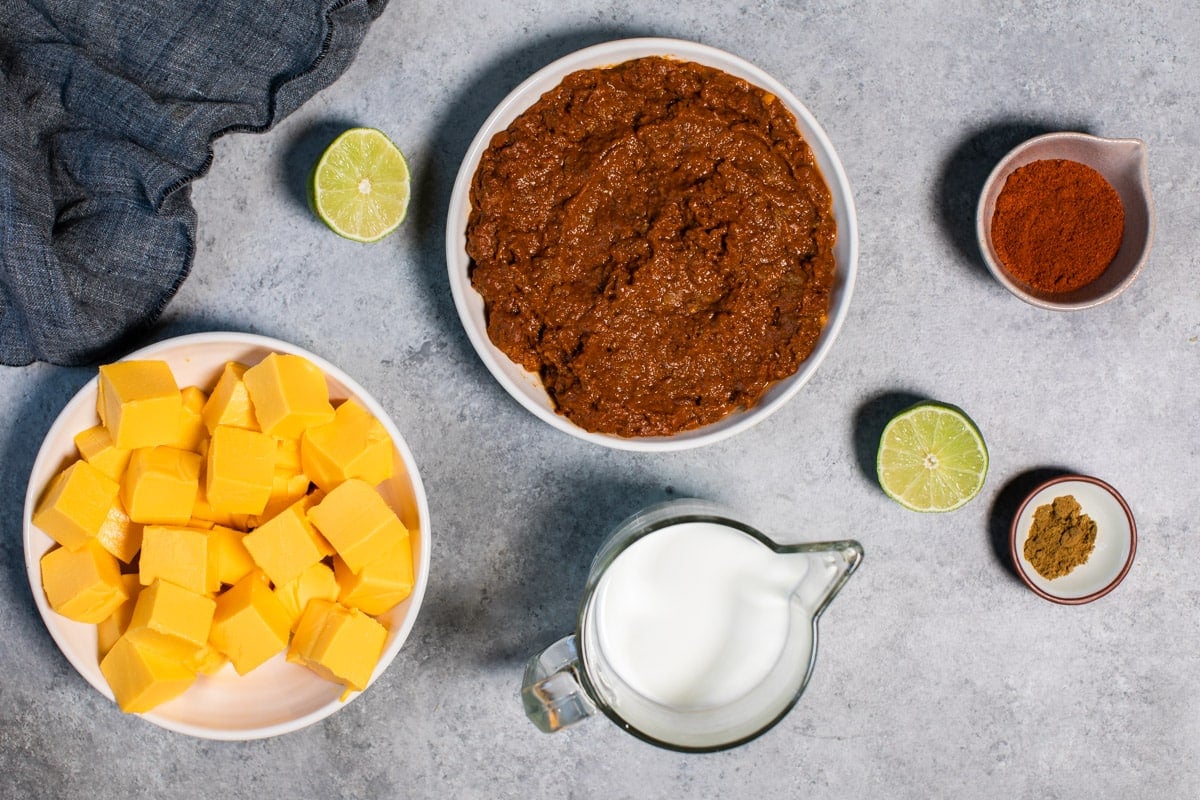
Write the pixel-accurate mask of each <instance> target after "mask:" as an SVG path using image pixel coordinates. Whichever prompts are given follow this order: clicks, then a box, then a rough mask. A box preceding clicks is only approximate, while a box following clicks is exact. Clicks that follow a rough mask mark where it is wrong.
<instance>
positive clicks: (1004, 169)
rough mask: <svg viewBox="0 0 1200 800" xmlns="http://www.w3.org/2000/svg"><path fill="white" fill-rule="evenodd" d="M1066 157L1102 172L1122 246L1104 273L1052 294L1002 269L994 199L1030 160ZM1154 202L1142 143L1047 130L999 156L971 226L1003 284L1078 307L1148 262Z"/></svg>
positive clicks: (1059, 306) (1114, 288) (1054, 305)
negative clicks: (1119, 220) (1120, 219)
mask: <svg viewBox="0 0 1200 800" xmlns="http://www.w3.org/2000/svg"><path fill="white" fill-rule="evenodd" d="M1048 159H1066V160H1068V161H1077V162H1079V163H1080V164H1085V165H1087V166H1089V167H1091V168H1092V169H1094V170H1096V171H1097V172H1099V173H1100V174H1101V175H1103V176H1104V178H1105V180H1107V181H1108V182H1109V183H1110V184H1112V187H1113V188H1114V189H1115V190H1116V192H1117V195H1118V196H1119V197H1120V198H1121V205H1122V206H1124V208H1125V232H1124V237H1123V238H1122V241H1121V249H1120V250H1118V251H1117V254H1116V256H1114V257H1113V260H1112V263H1111V264H1109V265H1108V269H1106V270H1105V271H1104V273H1103V274H1102V275H1101V276H1100V277H1099V278H1097V279H1096V280H1094V281H1092V282H1091V283H1089V284H1088V285H1086V286H1083V287H1080V288H1079V289H1076V290H1074V291H1071V292H1063V293H1061V294H1052V293H1050V292H1043V291H1039V290H1037V289H1034V288H1033V287H1031V286H1028V285H1027V284H1025V283H1024V282H1023V281H1021V280H1020V279H1018V278H1016V277H1015V276H1013V275H1012V274H1010V273H1009V272H1008V270H1006V269H1005V267H1004V265H1003V264H1002V263H1001V261H1000V257H999V256H998V255H997V253H996V248H995V246H994V245H993V243H992V217H993V215H994V214H995V212H996V198H997V197H999V196H1000V192H1001V190H1003V189H1004V183H1005V181H1007V180H1008V176H1009V175H1011V174H1012V173H1013V172H1015V171H1016V170H1018V169H1020V168H1021V167H1023V166H1025V165H1026V164H1030V163H1032V162H1034V161H1042V160H1048ZM1154 225H1155V217H1154V202H1153V200H1152V199H1151V196H1150V179H1149V173H1148V172H1147V168H1146V144H1145V143H1144V142H1142V141H1141V140H1140V139H1103V138H1100V137H1099V136H1090V135H1088V134H1086V133H1071V132H1061V133H1047V134H1045V135H1042V136H1036V137H1034V138H1032V139H1029V140H1028V141H1025V142H1022V143H1021V144H1019V145H1017V146H1016V147H1015V148H1013V149H1012V150H1011V151H1010V152H1009V153H1008V155H1006V156H1005V157H1004V158H1003V159H1001V160H1000V163H999V164H997V165H996V168H995V169H993V170H992V173H991V175H989V176H988V179H987V182H986V183H985V184H984V186H983V192H982V194H981V195H980V198H979V206H978V208H977V210H976V216H975V230H976V235H977V236H978V239H979V249H980V250H981V251H982V253H983V260H984V263H986V264H987V268H988V269H989V270H990V271H991V273H992V275H993V276H995V278H996V280H998V281H999V282H1000V284H1001V285H1002V286H1004V288H1006V289H1008V291H1010V292H1012V293H1013V294H1014V295H1016V296H1017V297H1019V298H1021V299H1022V300H1024V301H1025V302H1026V303H1030V304H1032V305H1035V306H1038V307H1039V308H1045V309H1050V310H1054V311H1076V310H1079V309H1083V308H1091V307H1092V306H1097V305H1100V304H1101V303H1107V302H1108V301H1109V300H1112V299H1113V298H1114V297H1116V296H1117V295H1119V294H1120V293H1121V292H1123V291H1125V290H1126V289H1127V288H1129V285H1130V284H1131V283H1133V281H1134V279H1135V278H1137V276H1138V273H1140V272H1141V271H1142V267H1143V266H1144V265H1145V263H1146V258H1147V256H1148V255H1149V254H1150V247H1151V245H1152V244H1153V243H1154Z"/></svg>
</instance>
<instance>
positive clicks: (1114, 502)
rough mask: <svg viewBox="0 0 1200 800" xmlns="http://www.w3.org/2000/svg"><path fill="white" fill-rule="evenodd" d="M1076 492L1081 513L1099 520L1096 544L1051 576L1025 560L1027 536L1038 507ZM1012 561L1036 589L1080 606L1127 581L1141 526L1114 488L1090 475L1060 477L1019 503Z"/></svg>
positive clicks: (1012, 531)
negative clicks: (1065, 570) (1082, 559)
mask: <svg viewBox="0 0 1200 800" xmlns="http://www.w3.org/2000/svg"><path fill="white" fill-rule="evenodd" d="M1063 495H1072V496H1074V498H1075V499H1076V500H1077V501H1078V502H1079V505H1080V508H1081V509H1082V510H1081V513H1083V514H1087V515H1088V516H1089V517H1091V518H1092V520H1093V521H1095V523H1096V546H1095V549H1094V550H1092V554H1091V556H1089V557H1088V560H1087V561H1086V562H1084V563H1083V564H1081V565H1079V566H1078V567H1076V568H1075V569H1073V570H1071V572H1069V573H1067V574H1066V575H1063V576H1062V577H1060V578H1055V579H1053V580H1047V579H1046V578H1043V577H1042V576H1041V575H1039V574H1038V572H1037V570H1035V569H1034V568H1033V565H1032V564H1030V563H1029V561H1028V560H1027V559H1026V558H1025V540H1026V539H1027V538H1028V536H1029V529H1030V527H1031V526H1032V525H1033V514H1034V512H1035V511H1036V510H1037V509H1038V507H1039V506H1043V505H1047V504H1049V503H1051V502H1053V500H1054V498H1056V497H1061V496H1063ZM1009 544H1010V548H1011V553H1012V560H1013V564H1014V565H1015V566H1016V568H1017V574H1018V575H1020V577H1021V580H1023V581H1024V582H1025V584H1026V585H1027V586H1028V587H1029V588H1030V589H1032V590H1033V591H1034V593H1036V594H1038V595H1040V596H1041V597H1044V598H1045V599H1047V600H1050V601H1052V602H1055V603H1062V604H1064V605H1080V604H1083V603H1090V602H1092V601H1093V600H1096V599H1099V598H1101V597H1103V596H1104V595H1106V594H1108V593H1109V592H1111V591H1112V590H1113V589H1115V588H1116V587H1117V585H1118V584H1119V583H1120V582H1121V581H1122V580H1124V578H1125V575H1126V573H1128V572H1129V568H1130V567H1131V566H1133V557H1134V555H1135V554H1136V553H1137V525H1136V523H1135V522H1134V520H1133V512H1132V511H1130V510H1129V504H1128V503H1126V502H1125V499H1124V498H1123V497H1121V495H1120V493H1119V492H1117V490H1116V489H1114V488H1113V487H1112V486H1110V485H1108V484H1107V483H1105V482H1104V481H1102V480H1100V479H1099V478H1093V477H1090V476H1087V475H1062V476H1059V477H1057V478H1054V479H1052V480H1049V481H1046V482H1045V483H1043V484H1042V485H1041V486H1039V487H1037V488H1036V489H1034V490H1033V491H1032V492H1031V493H1030V494H1029V496H1028V497H1027V498H1025V502H1024V503H1022V504H1021V507H1020V509H1018V511H1017V514H1016V516H1015V517H1014V518H1013V522H1012V527H1011V528H1010V530H1009Z"/></svg>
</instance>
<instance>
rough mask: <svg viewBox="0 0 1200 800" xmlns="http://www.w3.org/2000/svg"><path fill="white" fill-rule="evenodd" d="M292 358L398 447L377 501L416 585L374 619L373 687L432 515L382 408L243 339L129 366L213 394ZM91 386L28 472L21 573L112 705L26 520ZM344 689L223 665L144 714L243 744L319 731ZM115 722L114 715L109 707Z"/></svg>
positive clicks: (44, 544) (84, 418)
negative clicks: (378, 639)
mask: <svg viewBox="0 0 1200 800" xmlns="http://www.w3.org/2000/svg"><path fill="white" fill-rule="evenodd" d="M271 352H277V353H292V354H295V355H299V356H303V357H304V358H306V359H308V360H309V361H311V362H312V363H313V364H316V365H317V366H318V367H319V368H320V369H321V370H322V371H323V372H324V373H325V377H326V382H327V384H328V386H329V396H330V399H331V400H333V401H335V402H336V401H338V400H344V399H346V398H350V397H353V398H354V399H356V400H358V401H359V403H361V404H362V405H363V406H364V407H365V408H367V409H368V410H369V411H370V412H371V413H372V414H373V415H374V416H375V418H376V419H378V420H379V421H380V422H381V423H383V426H384V428H385V429H386V430H387V432H388V434H389V435H390V436H391V438H392V442H393V444H394V445H395V458H396V472H395V475H393V476H392V477H391V478H390V479H388V480H387V481H385V482H384V483H383V484H381V485H380V487H379V491H380V494H381V495H382V496H383V498H384V499H385V500H386V501H387V502H388V504H389V505H390V506H391V507H392V508H393V510H395V511H396V513H397V515H398V516H399V517H400V519H401V521H402V522H403V523H404V525H405V527H407V528H408V529H409V531H410V534H411V537H412V539H411V541H412V545H413V566H414V571H415V576H414V577H415V583H414V586H413V591H412V594H411V595H409V597H408V599H406V600H405V601H404V602H402V603H400V604H399V605H397V606H396V607H394V608H393V609H392V610H391V611H389V612H387V614H385V615H383V616H382V617H380V619H381V621H383V622H384V623H385V625H386V626H387V628H388V636H387V640H386V643H385V645H384V651H383V655H382V656H381V657H380V659H379V663H378V664H377V665H376V667H375V671H374V673H373V674H372V675H371V682H374V681H375V680H376V679H377V678H378V677H379V676H380V675H381V674H383V671H384V670H385V669H387V666H388V664H390V663H391V661H392V659H393V658H394V657H395V656H396V653H398V652H399V651H400V647H401V645H403V644H404V640H405V639H406V638H407V637H408V633H409V631H410V630H412V626H413V623H414V622H415V620H416V617H417V611H418V610H419V609H420V606H421V599H422V597H423V596H424V594H425V587H426V584H427V583H428V579H429V553H430V547H429V545H430V529H429V506H428V504H427V502H426V499H425V489H424V487H423V486H422V484H421V478H420V475H419V474H418V473H417V465H416V462H415V461H414V460H413V457H412V453H411V452H410V451H409V449H408V445H406V444H405V442H404V439H403V438H402V437H401V436H400V432H399V431H398V430H397V429H396V425H395V423H394V422H392V420H391V419H390V418H389V417H388V415H387V413H386V412H385V411H384V410H383V407H382V406H380V405H379V403H378V402H377V401H376V400H375V399H374V398H372V397H371V396H370V395H369V394H367V392H366V391H365V390H364V389H363V388H362V387H361V386H359V385H358V384H357V383H356V382H355V381H354V380H353V379H352V378H350V376H349V375H347V374H346V373H345V372H343V371H342V370H340V369H338V368H337V367H335V366H334V365H332V364H330V363H329V362H328V361H325V360H324V359H322V358H320V357H319V356H316V355H314V354H312V353H309V352H307V351H305V350H302V349H301V348H299V347H296V346H295V345H291V344H288V343H287V342H282V341H279V340H277V339H270V338H267V337H265V336H254V335H250V334H245V333H198V334H192V335H189V336H181V337H178V338H175V339H167V340H166V341H162V342H158V343H157V344H152V345H150V346H149V347H145V348H143V349H141V350H138V351H137V352H135V353H132V354H130V355H129V356H127V357H126V359H127V360H128V359H158V360H162V361H165V362H167V364H168V365H169V366H170V367H171V370H172V372H173V373H174V374H175V378H176V380H177V381H178V383H179V385H180V386H188V385H193V384H195V385H199V386H211V385H212V384H213V383H215V382H216V379H217V377H218V375H219V374H220V372H221V368H222V367H223V366H224V364H225V362H227V361H240V362H242V363H255V362H257V361H259V360H261V359H262V358H263V357H265V356H266V355H267V354H268V353H271ZM96 387H97V379H96V378H92V379H91V380H90V381H89V382H88V383H87V384H85V385H84V387H83V388H82V389H80V390H79V392H78V393H76V395H75V396H74V397H73V398H71V400H70V401H69V402H68V403H67V405H66V407H65V408H63V410H62V412H61V413H60V414H59V415H58V418H57V419H56V420H55V421H54V424H53V425H52V426H51V427H50V431H49V432H48V433H47V434H46V438H45V439H44V440H43V442H42V446H41V449H40V450H39V451H38V455H37V458H36V460H35V461H34V464H33V470H32V472H31V474H30V476H29V486H28V488H27V489H26V492H25V512H24V520H23V527H24V546H25V565H26V569H27V571H28V575H29V584H30V586H31V588H32V590H33V599H34V602H35V603H36V604H37V608H38V611H39V612H40V613H41V615H42V620H43V621H44V622H45V623H46V627H47V628H48V629H49V631H50V635H51V637H52V638H53V639H54V641H55V643H56V644H57V645H58V647H59V649H60V650H62V652H63V655H65V656H66V657H67V660H68V661H70V662H71V665H72V666H73V667H75V669H76V670H77V671H78V672H79V674H80V675H82V676H83V677H84V679H86V680H87V682H88V683H90V684H91V685H92V687H93V688H95V689H96V691H98V692H100V693H101V694H103V695H104V696H105V697H108V698H109V699H110V700H111V699H113V694H112V690H111V689H110V688H109V686H108V682H107V681H106V680H105V679H104V676H103V675H102V674H101V672H100V664H99V659H98V658H97V638H96V626H95V625H87V624H84V623H82V622H74V621H72V620H69V619H67V618H66V617H63V616H60V615H59V614H58V613H56V612H55V611H53V610H52V609H51V608H50V605H49V604H48V603H47V601H46V594H45V592H44V591H43V590H42V579H41V568H40V564H41V558H42V556H43V555H44V554H45V553H46V552H47V551H49V550H50V548H51V547H52V546H53V545H54V541H53V540H52V539H51V538H50V537H49V536H47V535H46V534H45V533H43V532H42V531H41V530H40V529H38V528H37V527H35V526H34V525H33V521H32V516H33V511H34V508H35V506H36V504H37V501H38V499H39V498H40V497H41V495H42V493H43V491H44V490H45V488H46V485H47V483H48V482H49V480H50V478H51V477H53V476H54V475H55V474H56V473H57V472H58V471H59V470H60V469H62V468H63V466H65V464H66V463H67V462H68V461H70V460H72V459H74V458H75V457H77V453H76V451H75V445H74V442H73V437H74V435H75V434H76V433H78V432H79V431H82V430H84V429H85V428H88V427H91V426H92V425H96V424H98V423H99V419H98V418H97V416H96ZM342 691H343V687H342V686H341V685H340V684H335V683H331V682H329V681H326V680H323V679H321V678H319V677H317V676H316V675H315V674H314V673H312V672H310V671H309V670H307V669H305V668H304V667H301V666H298V665H296V664H291V663H288V661H287V660H286V659H285V657H284V654H282V653H280V654H279V655H277V656H275V657H274V658H272V659H271V660H269V661H267V662H266V663H264V664H262V665H261V666H260V667H258V668H257V669H255V670H252V671H251V672H249V673H247V674H246V675H242V676H239V675H238V674H237V673H236V672H234V670H233V667H232V666H230V665H228V664H226V665H225V666H224V667H222V668H221V670H220V671H218V672H217V673H216V674H215V675H211V676H202V677H201V678H199V679H198V680H197V681H196V683H194V684H193V685H192V686H191V687H190V688H189V689H188V690H187V691H186V692H184V693H183V694H182V695H180V696H179V697H176V698H175V699H173V700H170V701H168V702H166V703H163V704H162V705H160V706H158V707H157V708H155V709H154V710H153V711H151V712H149V713H146V714H142V715H141V716H143V717H144V718H145V719H147V720H149V721H150V722H152V723H154V724H155V725H159V726H161V727H163V728H167V729H169V730H173V731H177V732H179V733H185V734H188V735H191V736H197V737H201V738H206V739H224V740H245V739H260V738H264V737H268V736H277V735H279V734H283V733H289V732H291V731H295V730H299V729H300V728H304V727H306V726H308V725H311V724H313V723H314V722H318V721H320V720H322V719H324V718H325V717H327V716H329V715H330V714H332V713H333V712H335V711H337V710H338V709H340V708H341V707H342V706H344V705H346V703H348V702H350V701H351V700H353V699H354V697H357V696H358V694H360V693H358V692H354V693H352V694H350V695H349V696H348V697H346V698H345V699H343V698H342ZM113 711H114V713H117V709H116V707H115V705H114V707H113Z"/></svg>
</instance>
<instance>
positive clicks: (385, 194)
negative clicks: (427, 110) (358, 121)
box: [309, 128, 409, 242]
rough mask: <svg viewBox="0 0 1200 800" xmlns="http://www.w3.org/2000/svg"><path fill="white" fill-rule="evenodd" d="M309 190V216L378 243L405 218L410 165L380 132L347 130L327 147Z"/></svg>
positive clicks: (345, 233) (350, 236) (344, 233)
mask: <svg viewBox="0 0 1200 800" xmlns="http://www.w3.org/2000/svg"><path fill="white" fill-rule="evenodd" d="M309 189H310V193H309V201H310V202H311V203H312V207H313V211H314V212H316V215H317V216H318V217H320V218H321V221H322V222H324V223H325V224H326V225H328V226H329V227H330V229H331V230H333V232H334V233H336V234H338V235H339V236H345V237H346V238H347V239H353V240H354V241H356V242H377V241H379V240H380V239H382V238H383V237H385V236H387V235H388V234H389V233H391V232H392V231H394V230H396V228H397V227H399V225H400V223H401V222H403V221H404V216H405V214H407V213H408V194H409V175H408V163H407V162H406V161H405V160H404V154H403V153H401V152H400V148H398V147H396V145H394V144H393V143H392V140H391V139H389V138H388V137H387V136H386V135H385V134H384V133H383V132H382V131H379V130H376V129H374V128H351V129H350V130H348V131H345V132H344V133H342V134H341V135H339V136H338V137H337V138H336V139H334V140H333V142H332V143H331V144H330V145H329V147H327V148H325V152H324V153H322V154H321V159H320V160H319V161H318V162H317V166H316V167H314V168H313V172H312V179H311V181H310V183H309Z"/></svg>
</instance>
